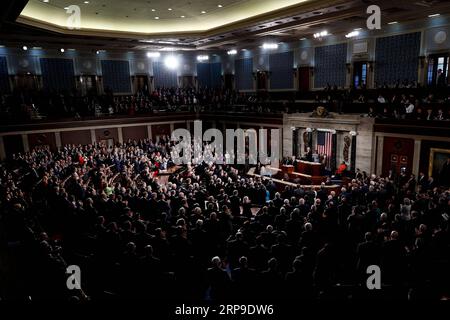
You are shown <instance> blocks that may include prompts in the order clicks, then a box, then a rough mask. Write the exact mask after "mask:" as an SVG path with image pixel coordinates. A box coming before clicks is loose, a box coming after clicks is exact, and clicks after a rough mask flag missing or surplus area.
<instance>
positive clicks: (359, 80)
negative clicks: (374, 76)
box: [353, 61, 367, 88]
mask: <svg viewBox="0 0 450 320" xmlns="http://www.w3.org/2000/svg"><path fill="white" fill-rule="evenodd" d="M366 84H367V62H365V61H357V62H355V63H354V64H353V86H354V87H355V88H358V87H363V86H365V85H366Z"/></svg>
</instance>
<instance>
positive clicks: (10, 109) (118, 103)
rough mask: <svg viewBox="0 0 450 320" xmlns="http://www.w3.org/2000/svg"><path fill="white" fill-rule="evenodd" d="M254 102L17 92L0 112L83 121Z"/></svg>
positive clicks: (174, 95)
mask: <svg viewBox="0 0 450 320" xmlns="http://www.w3.org/2000/svg"><path fill="white" fill-rule="evenodd" d="M252 99H253V98H252V97H246V96H243V95H241V94H239V92H237V91H234V90H221V89H211V88H199V89H194V88H157V89H155V90H154V91H152V92H148V91H146V90H139V91H138V92H137V93H136V94H135V95H114V94H113V93H112V92H111V91H110V90H108V89H106V90H105V93H104V94H102V95H98V94H92V93H91V94H88V95H80V94H79V93H78V92H76V91H73V92H70V93H67V92H65V93H64V92H58V93H57V92H48V91H44V90H43V91H36V92H21V91H18V92H13V93H12V94H5V95H2V96H1V99H0V112H1V113H2V114H3V115H5V117H7V118H8V119H9V120H13V121H14V120H15V119H33V117H35V116H36V115H37V114H40V115H42V116H45V117H47V118H70V117H72V118H73V117H75V118H80V117H87V116H105V115H135V114H146V113H153V112H158V111H161V110H164V111H176V110H179V109H180V107H185V108H186V109H187V110H190V111H199V110H200V109H199V108H198V107H203V108H204V107H210V108H213V109H214V110H221V109H223V108H224V107H225V106H228V105H236V104H252V102H253V100H252Z"/></svg>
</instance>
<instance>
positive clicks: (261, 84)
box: [256, 71, 268, 91]
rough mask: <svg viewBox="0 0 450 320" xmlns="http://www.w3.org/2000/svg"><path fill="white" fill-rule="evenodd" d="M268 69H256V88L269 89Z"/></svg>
mask: <svg viewBox="0 0 450 320" xmlns="http://www.w3.org/2000/svg"><path fill="white" fill-rule="evenodd" d="M267 80H268V77H267V71H256V90H258V91H260V90H263V91H265V90H267V87H268V86H267Z"/></svg>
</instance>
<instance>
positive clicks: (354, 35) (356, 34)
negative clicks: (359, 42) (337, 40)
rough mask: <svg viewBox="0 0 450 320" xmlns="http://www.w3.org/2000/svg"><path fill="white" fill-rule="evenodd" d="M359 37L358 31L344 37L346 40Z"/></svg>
mask: <svg viewBox="0 0 450 320" xmlns="http://www.w3.org/2000/svg"><path fill="white" fill-rule="evenodd" d="M357 36H359V31H357V30H355V31H352V32H350V33H347V34H346V35H345V37H346V38H353V37H357Z"/></svg>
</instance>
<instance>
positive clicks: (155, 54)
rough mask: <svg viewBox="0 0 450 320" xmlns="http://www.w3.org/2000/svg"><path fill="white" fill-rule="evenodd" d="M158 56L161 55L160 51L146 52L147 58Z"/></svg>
mask: <svg viewBox="0 0 450 320" xmlns="http://www.w3.org/2000/svg"><path fill="white" fill-rule="evenodd" d="M160 56H161V53H159V52H156V51H151V52H147V57H148V58H158V57H160Z"/></svg>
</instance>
